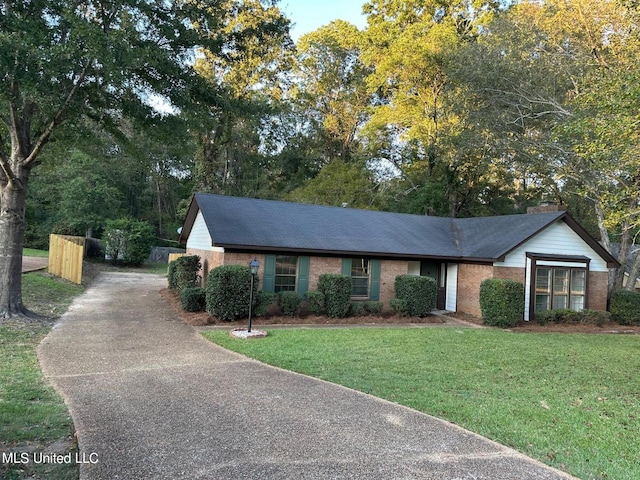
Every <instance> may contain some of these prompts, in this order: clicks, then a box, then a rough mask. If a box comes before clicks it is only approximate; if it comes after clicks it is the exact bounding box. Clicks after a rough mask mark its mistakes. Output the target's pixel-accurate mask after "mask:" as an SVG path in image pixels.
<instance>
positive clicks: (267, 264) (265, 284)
mask: <svg viewBox="0 0 640 480" xmlns="http://www.w3.org/2000/svg"><path fill="white" fill-rule="evenodd" d="M262 290H263V291H265V292H275V291H276V256H275V255H265V256H264V279H263V281H262Z"/></svg>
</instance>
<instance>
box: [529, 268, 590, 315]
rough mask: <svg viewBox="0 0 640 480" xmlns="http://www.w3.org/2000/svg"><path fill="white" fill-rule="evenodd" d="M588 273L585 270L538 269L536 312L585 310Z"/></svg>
mask: <svg viewBox="0 0 640 480" xmlns="http://www.w3.org/2000/svg"><path fill="white" fill-rule="evenodd" d="M586 278H587V272H586V270H585V269H584V268H569V267H538V268H537V269H536V282H535V286H536V289H535V295H536V298H535V310H536V312H542V311H545V310H557V309H564V308H569V309H571V310H575V311H580V310H582V309H583V308H584V306H585V303H584V300H585V294H586V283H587V282H586Z"/></svg>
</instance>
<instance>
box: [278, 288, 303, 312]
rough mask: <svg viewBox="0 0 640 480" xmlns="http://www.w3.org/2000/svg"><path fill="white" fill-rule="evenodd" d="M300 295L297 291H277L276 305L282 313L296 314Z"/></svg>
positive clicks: (300, 303) (300, 301) (298, 309)
mask: <svg viewBox="0 0 640 480" xmlns="http://www.w3.org/2000/svg"><path fill="white" fill-rule="evenodd" d="M301 305H302V297H301V296H300V295H299V294H298V293H297V292H280V293H278V306H279V307H280V311H281V312H282V314H283V315H288V316H290V317H294V316H296V315H297V314H298V313H299V312H300V306H301Z"/></svg>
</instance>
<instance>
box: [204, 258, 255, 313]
mask: <svg viewBox="0 0 640 480" xmlns="http://www.w3.org/2000/svg"><path fill="white" fill-rule="evenodd" d="M258 283H259V282H258V281H255V282H253V299H254V302H255V301H257V298H258ZM206 290H207V294H206V298H207V313H208V314H209V316H211V317H217V318H219V319H221V320H225V321H233V320H237V319H239V318H244V317H247V316H248V315H249V297H250V291H251V270H249V267H248V266H244V265H221V266H219V267H216V268H214V269H213V270H211V272H210V273H209V277H208V279H207V288H206Z"/></svg>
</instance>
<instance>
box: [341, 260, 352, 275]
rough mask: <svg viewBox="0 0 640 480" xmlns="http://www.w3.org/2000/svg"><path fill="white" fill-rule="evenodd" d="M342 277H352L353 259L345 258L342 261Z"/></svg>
mask: <svg viewBox="0 0 640 480" xmlns="http://www.w3.org/2000/svg"><path fill="white" fill-rule="evenodd" d="M342 275H347V276H348V277H350V276H351V259H350V258H343V259H342Z"/></svg>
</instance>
